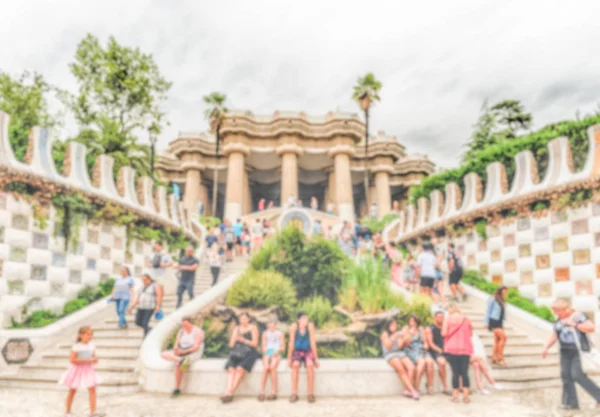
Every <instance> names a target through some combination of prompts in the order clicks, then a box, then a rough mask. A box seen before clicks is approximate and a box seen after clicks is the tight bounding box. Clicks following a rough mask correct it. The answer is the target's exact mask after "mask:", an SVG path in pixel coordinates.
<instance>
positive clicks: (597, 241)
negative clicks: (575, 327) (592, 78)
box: [0, 233, 600, 247]
mask: <svg viewBox="0 0 600 417" xmlns="http://www.w3.org/2000/svg"><path fill="white" fill-rule="evenodd" d="M0 242H1V240H0ZM594 246H595V247H598V246H600V233H594Z"/></svg>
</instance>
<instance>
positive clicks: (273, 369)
mask: <svg viewBox="0 0 600 417" xmlns="http://www.w3.org/2000/svg"><path fill="white" fill-rule="evenodd" d="M284 346H285V336H284V335H283V332H282V331H281V330H279V329H278V328H277V321H276V320H271V321H269V323H268V324H267V330H266V331H265V332H264V333H263V334H262V351H263V373H262V377H261V380H260V395H259V396H258V401H264V400H265V399H267V400H269V401H274V400H276V399H277V367H278V366H279V362H280V361H281V354H282V353H283V349H284ZM269 375H271V391H272V394H271V395H269V396H268V397H266V398H265V389H266V386H267V378H268V377H269Z"/></svg>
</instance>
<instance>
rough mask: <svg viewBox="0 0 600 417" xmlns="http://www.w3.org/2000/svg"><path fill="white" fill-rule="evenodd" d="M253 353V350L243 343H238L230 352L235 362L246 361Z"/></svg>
mask: <svg viewBox="0 0 600 417" xmlns="http://www.w3.org/2000/svg"><path fill="white" fill-rule="evenodd" d="M251 351H252V348H251V347H250V346H248V345H246V344H244V343H242V342H237V343H236V344H235V345H234V346H233V349H231V351H230V352H229V356H230V357H231V358H232V359H235V360H238V361H239V360H242V359H244V358H245V357H246V356H247V355H248V354H249V353H250V352H251Z"/></svg>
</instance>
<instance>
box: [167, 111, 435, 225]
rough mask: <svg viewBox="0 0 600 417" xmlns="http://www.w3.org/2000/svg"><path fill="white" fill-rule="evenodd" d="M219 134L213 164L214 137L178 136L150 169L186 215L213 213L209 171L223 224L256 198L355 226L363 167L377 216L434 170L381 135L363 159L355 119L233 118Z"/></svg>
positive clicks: (239, 114) (361, 130)
mask: <svg viewBox="0 0 600 417" xmlns="http://www.w3.org/2000/svg"><path fill="white" fill-rule="evenodd" d="M220 134H221V145H220V151H219V158H218V159H217V158H216V146H215V145H216V143H215V142H216V140H215V135H214V134H210V133H188V132H182V133H180V134H179V135H178V137H177V139H175V140H174V141H172V142H171V143H170V144H169V148H168V150H167V152H165V153H163V154H162V155H161V156H160V157H159V159H158V161H157V163H156V169H157V172H158V174H159V176H160V178H161V179H162V180H163V181H166V182H170V183H176V184H178V185H179V187H180V189H181V190H182V195H183V201H184V206H185V207H186V209H188V210H189V211H190V212H196V211H197V210H198V207H199V202H202V203H203V205H204V208H205V213H207V214H212V213H210V207H211V205H212V204H211V197H212V187H213V184H214V180H213V175H214V170H215V168H216V169H217V170H218V174H217V178H218V180H217V183H218V184H219V185H218V200H217V207H218V208H217V213H216V215H217V216H219V217H220V216H225V217H226V218H229V219H235V218H238V217H241V216H244V215H246V214H249V213H252V212H254V211H256V210H257V208H258V202H259V201H260V200H261V199H265V201H266V202H267V204H268V203H269V202H271V201H272V202H273V205H274V206H276V207H277V206H281V205H282V204H283V205H284V204H286V202H287V201H288V199H289V198H290V196H293V197H295V198H296V199H299V200H301V201H302V203H303V205H304V206H309V204H310V200H311V198H312V197H315V198H316V199H317V201H318V204H319V210H323V211H325V210H326V207H327V205H328V204H331V205H332V206H333V207H334V212H335V213H336V214H337V215H338V216H339V217H340V218H342V219H346V220H353V219H354V218H355V216H358V215H360V214H361V213H364V212H365V210H366V206H365V201H364V200H365V197H364V196H365V192H364V186H363V181H364V175H365V168H368V172H369V176H370V182H369V183H370V188H371V189H370V190H369V192H370V199H371V201H372V202H375V203H377V208H378V215H379V216H383V215H385V214H386V213H388V212H389V211H390V210H391V209H392V201H398V202H399V203H398V205H399V206H402V205H403V201H405V200H406V197H407V190H408V188H409V187H410V186H411V185H413V184H417V183H419V182H420V181H421V179H422V178H424V177H425V176H427V175H428V174H430V173H431V172H433V170H434V165H433V163H432V162H431V161H429V159H427V157H426V156H420V155H415V156H407V155H406V153H405V148H404V146H403V145H402V144H400V143H399V142H398V140H397V139H396V138H395V137H393V136H387V135H385V134H384V133H383V132H379V133H378V134H375V135H372V136H371V137H370V139H369V153H368V158H366V157H365V148H364V137H365V126H364V123H363V122H362V121H361V120H360V119H359V117H358V115H356V114H348V113H333V112H330V113H327V114H326V115H325V116H319V117H313V116H308V115H306V114H305V113H284V112H275V113H274V114H272V115H270V116H258V115H254V114H252V113H251V112H248V111H231V112H229V113H228V115H227V118H226V119H225V121H224V122H223V124H222V127H221V131H220ZM397 208H398V207H397Z"/></svg>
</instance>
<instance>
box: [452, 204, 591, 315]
mask: <svg viewBox="0 0 600 417" xmlns="http://www.w3.org/2000/svg"><path fill="white" fill-rule="evenodd" d="M454 243H455V244H456V246H457V248H458V249H459V250H460V251H461V253H462V255H463V262H464V263H465V265H466V266H467V268H469V269H476V270H478V271H480V272H481V274H483V275H484V276H485V277H486V278H487V279H488V280H490V281H492V282H495V283H497V284H503V285H506V286H507V287H511V288H517V289H518V290H519V292H520V293H521V294H523V295H524V296H526V297H528V298H530V299H532V300H534V301H535V302H536V303H537V304H541V305H549V304H551V303H552V301H554V300H555V299H556V298H558V297H563V298H569V299H570V300H571V302H572V303H573V305H574V307H575V308H576V309H578V310H579V311H582V312H584V313H586V314H587V315H589V316H590V317H591V318H592V319H594V321H595V322H596V324H597V325H600V315H599V314H600V313H599V312H598V297H599V296H600V204H598V203H590V204H588V205H586V206H584V207H581V208H577V209H566V210H565V211H562V212H550V213H549V214H548V215H547V216H545V217H542V218H533V217H526V218H519V219H517V221H516V222H514V223H512V224H509V225H503V226H499V227H492V226H488V227H487V239H486V240H483V239H481V238H480V237H479V236H478V234H477V233H476V232H473V233H470V234H468V235H466V236H462V237H459V238H455V239H454Z"/></svg>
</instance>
